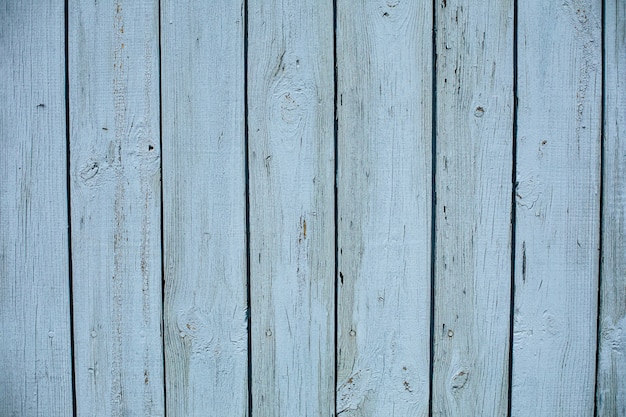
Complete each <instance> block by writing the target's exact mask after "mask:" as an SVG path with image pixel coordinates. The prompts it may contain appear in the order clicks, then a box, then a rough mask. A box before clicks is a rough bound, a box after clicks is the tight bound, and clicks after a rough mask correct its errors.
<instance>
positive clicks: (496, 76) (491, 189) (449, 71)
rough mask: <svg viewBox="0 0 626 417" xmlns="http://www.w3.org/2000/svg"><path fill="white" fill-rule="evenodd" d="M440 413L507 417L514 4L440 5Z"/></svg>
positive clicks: (436, 400) (463, 0)
mask: <svg viewBox="0 0 626 417" xmlns="http://www.w3.org/2000/svg"><path fill="white" fill-rule="evenodd" d="M435 14H436V25H437V42H436V45H437V69H436V71H437V73H436V76H437V94H436V105H437V122H436V126H437V138H436V139H437V140H436V153H437V160H436V168H437V172H436V182H435V184H436V195H437V205H436V213H435V220H436V237H435V239H436V261H435V266H434V267H435V280H434V289H433V291H434V294H435V297H434V300H435V306H434V307H435V308H434V311H435V315H434V321H435V322H434V335H433V336H434V341H433V342H434V356H433V358H434V359H433V360H434V363H433V395H432V401H433V402H432V411H433V415H434V416H470V415H471V416H479V415H484V416H505V415H506V414H507V409H508V388H509V380H508V374H509V372H508V371H509V323H510V291H511V194H512V169H513V166H512V163H513V155H512V152H513V48H514V45H513V1H499V2H492V1H486V0H480V1H475V0H447V1H439V2H438V7H436V9H435Z"/></svg>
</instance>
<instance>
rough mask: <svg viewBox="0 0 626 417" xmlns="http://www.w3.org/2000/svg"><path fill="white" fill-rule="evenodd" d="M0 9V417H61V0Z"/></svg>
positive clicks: (65, 400)
mask: <svg viewBox="0 0 626 417" xmlns="http://www.w3.org/2000/svg"><path fill="white" fill-rule="evenodd" d="M0 9H1V10H0V56H2V58H1V59H0V101H1V102H2V106H0V145H1V146H2V148H1V151H0V335H2V336H1V337H0V352H1V353H0V375H1V377H0V415H2V416H49V415H54V416H71V415H72V413H73V411H72V368H71V367H72V358H71V340H70V314H69V311H70V309H69V306H70V303H69V253H68V235H67V221H68V218H67V177H66V132H65V120H66V118H65V65H64V56H65V47H64V29H63V28H64V24H63V22H64V17H63V3H62V2H58V1H32V0H31V1H20V2H17V1H2V2H1V5H0Z"/></svg>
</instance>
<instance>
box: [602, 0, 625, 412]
mask: <svg viewBox="0 0 626 417" xmlns="http://www.w3.org/2000/svg"><path fill="white" fill-rule="evenodd" d="M604 4H605V12H604V13H605V15H604V16H605V20H604V25H605V26H604V53H605V57H604V65H605V67H604V82H605V84H604V89H605V97H604V121H603V122H604V168H603V174H604V175H603V185H602V192H603V205H602V266H601V268H602V269H601V273H602V276H601V287H600V289H601V292H600V320H599V325H600V329H599V330H600V331H599V332H598V334H599V335H600V339H599V340H598V348H599V354H598V359H599V360H598V392H597V393H596V402H597V410H598V413H597V415H598V417H609V416H624V415H626V295H625V291H626V221H625V220H626V219H625V217H626V216H625V214H626V212H625V210H624V207H625V205H626V200H625V197H626V144H625V143H624V141H626V112H625V111H624V109H625V108H626V91H625V88H626V2H623V1H621V0H607V1H605V3H604Z"/></svg>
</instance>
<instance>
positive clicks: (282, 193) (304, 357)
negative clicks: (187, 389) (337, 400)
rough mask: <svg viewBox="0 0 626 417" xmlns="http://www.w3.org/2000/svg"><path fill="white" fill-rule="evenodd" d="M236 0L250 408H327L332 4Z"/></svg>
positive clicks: (272, 412)
mask: <svg viewBox="0 0 626 417" xmlns="http://www.w3.org/2000/svg"><path fill="white" fill-rule="evenodd" d="M248 5H249V10H248V22H249V26H248V45H249V49H248V99H249V101H248V106H249V121H248V123H249V148H248V155H249V158H250V257H251V259H250V272H251V276H250V286H251V314H252V316H251V320H252V390H253V392H252V401H253V404H252V411H253V413H254V415H256V416H330V415H332V414H333V412H334V389H333V388H334V378H335V369H334V351H335V344H334V341H335V339H334V283H335V278H334V259H335V244H334V230H335V229H334V220H333V219H334V192H333V190H334V156H333V155H334V146H333V143H334V140H333V137H334V135H333V125H334V122H333V91H334V90H333V31H332V22H333V7H332V6H333V5H332V2H331V1H324V2H319V1H314V0H306V1H293V0H284V1H258V0H251V1H249V2H248Z"/></svg>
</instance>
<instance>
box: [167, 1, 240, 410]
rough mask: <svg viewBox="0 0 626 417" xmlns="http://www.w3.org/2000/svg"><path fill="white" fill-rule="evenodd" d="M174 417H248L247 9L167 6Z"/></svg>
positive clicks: (170, 406)
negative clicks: (245, 46)
mask: <svg viewBox="0 0 626 417" xmlns="http://www.w3.org/2000/svg"><path fill="white" fill-rule="evenodd" d="M161 13H162V16H161V45H162V48H161V59H162V65H161V69H162V86H163V87H162V88H163V93H162V100H163V102H162V106H163V107H162V109H163V194H164V208H163V216H164V230H163V232H164V244H165V247H164V249H165V251H164V257H165V305H164V315H165V317H164V321H165V342H166V343H165V359H166V367H165V368H166V383H167V389H166V393H167V412H168V416H220V417H222V416H246V415H247V414H248V382H247V370H248V358H247V352H248V350H247V345H248V333H247V310H246V308H247V307H246V303H247V300H246V235H245V232H246V230H245V227H246V212H245V210H246V197H245V167H244V163H245V142H244V127H245V120H244V97H245V95H244V91H245V90H244V49H243V45H244V19H243V5H242V2H241V1H220V2H206V1H199V0H186V1H183V2H181V1H170V0H167V1H164V2H163V3H162V4H161Z"/></svg>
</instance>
